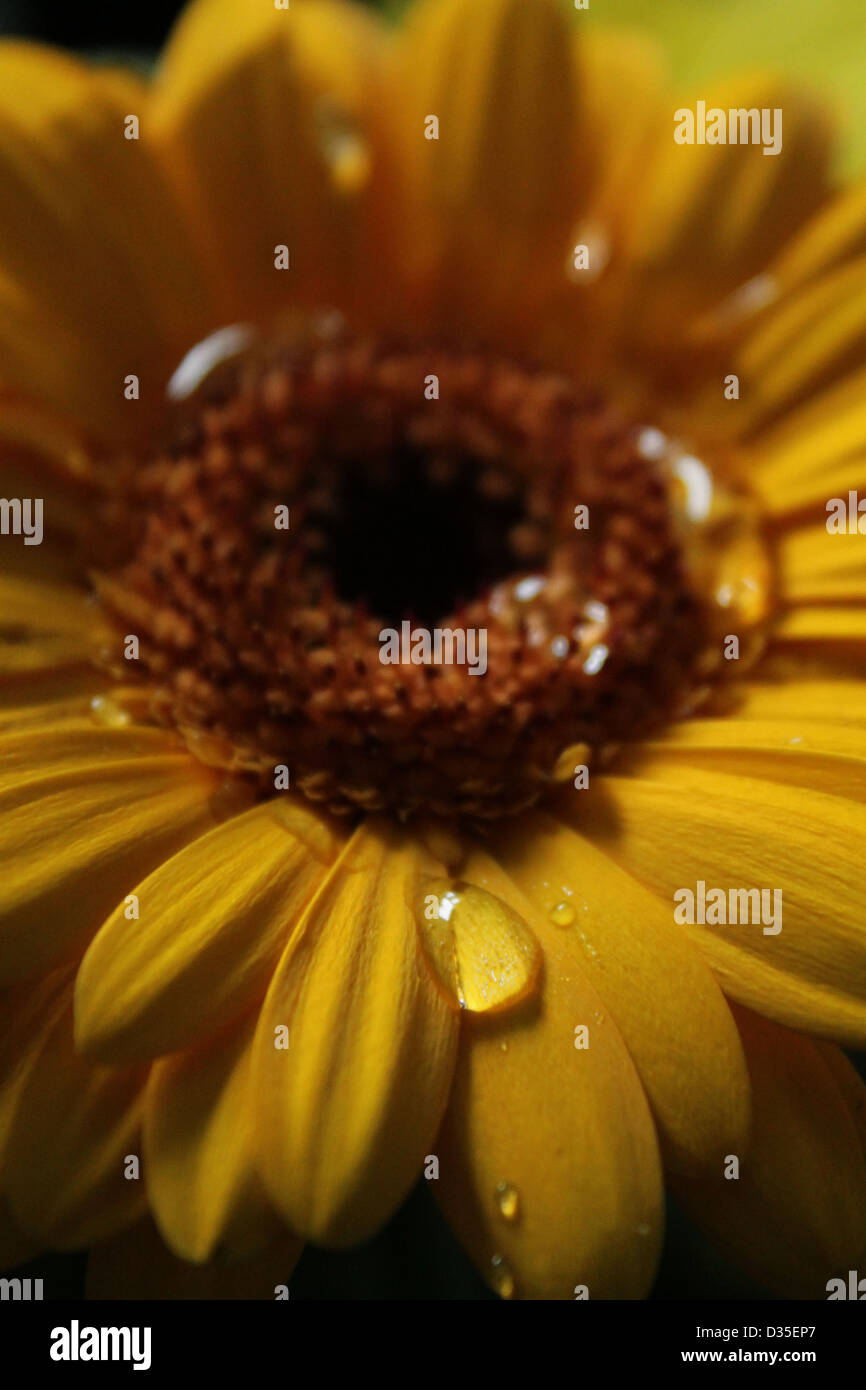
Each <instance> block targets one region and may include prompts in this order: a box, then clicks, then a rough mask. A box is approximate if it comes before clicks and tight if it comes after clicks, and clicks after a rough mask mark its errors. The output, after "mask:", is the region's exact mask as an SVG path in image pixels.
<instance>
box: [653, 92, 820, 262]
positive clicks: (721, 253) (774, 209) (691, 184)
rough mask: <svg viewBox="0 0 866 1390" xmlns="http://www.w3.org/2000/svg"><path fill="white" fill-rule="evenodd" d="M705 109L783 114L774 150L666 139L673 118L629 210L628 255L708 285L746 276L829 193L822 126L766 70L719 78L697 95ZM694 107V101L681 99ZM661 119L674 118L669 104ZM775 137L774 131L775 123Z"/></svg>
mask: <svg viewBox="0 0 866 1390" xmlns="http://www.w3.org/2000/svg"><path fill="white" fill-rule="evenodd" d="M696 95H697V96H698V97H700V98H701V99H702V100H703V101H705V103H706V109H707V111H709V110H710V108H716V107H718V108H721V109H722V110H724V111H725V112H726V113H727V112H728V111H729V110H741V109H745V110H752V109H757V110H759V111H760V110H762V109H769V110H771V111H772V110H774V109H776V108H780V107H781V108H782V109H783V111H784V142H783V145H782V148H781V151H780V152H779V153H777V154H775V155H772V156H769V157H768V156H765V155H764V153H763V151H762V149H761V148H760V147H759V146H751V145H749V146H746V148H742V147H741V146H740V145H739V144H724V145H710V144H699V143H697V142H695V143H694V144H690V145H680V144H677V143H676V142H675V141H674V138H673V134H674V125H673V119H671V120H670V123H669V124H668V125H667V126H666V128H664V129H663V130H661V131H660V132H659V135H658V145H657V151H656V154H655V157H654V159H653V160H652V162H651V163H650V164H649V166H648V169H647V171H646V175H645V177H644V179H643V181H642V184H641V186H640V187H639V188H638V190H637V196H636V198H635V200H634V203H633V207H632V219H633V220H632V228H633V235H632V254H633V256H634V257H635V259H636V260H637V261H639V263H640V264H641V265H642V266H643V267H645V268H648V269H652V270H653V271H654V272H655V273H658V272H659V271H660V270H661V269H662V268H667V269H671V270H675V271H677V272H678V273H679V274H680V275H681V276H684V277H688V278H692V277H697V278H699V279H703V281H704V283H705V284H707V283H709V284H713V283H715V284H716V285H719V284H724V283H727V284H733V283H737V282H739V281H741V280H743V281H745V280H747V279H748V278H749V277H750V276H751V275H754V274H756V273H757V272H758V271H760V270H763V269H764V268H765V266H766V264H767V261H768V260H769V259H770V257H771V256H772V255H773V254H774V253H775V252H776V251H777V250H778V249H779V248H780V247H781V246H782V245H783V244H784V243H785V242H786V241H787V240H788V238H789V237H790V236H791V233H792V231H793V230H794V229H795V228H796V227H798V226H802V225H803V223H804V222H805V221H806V219H807V218H808V217H809V215H810V214H811V213H812V212H814V211H815V209H817V208H818V207H820V206H821V204H822V202H823V201H824V199H825V198H826V196H827V193H828V189H829V153H830V146H831V135H832V130H831V125H830V121H829V119H828V118H827V115H826V112H825V110H824V108H823V107H821V106H820V105H817V104H816V102H815V101H814V100H813V99H812V98H811V97H809V96H808V95H807V94H806V93H804V92H803V91H800V90H792V89H791V88H790V87H787V88H785V87H783V86H780V84H779V82H778V79H777V78H775V77H774V76H769V75H767V74H759V75H756V76H753V77H749V78H742V77H737V78H727V79H725V80H724V81H722V82H717V83H716V84H714V85H711V86H709V87H706V86H705V87H703V88H702V89H701V91H700V92H698V93H697V94H696ZM682 107H683V109H685V108H688V109H690V110H692V111H694V110H695V100H694V99H690V98H689V97H686V98H685V99H683V100H682ZM670 116H671V117H673V102H671V111H670ZM777 134H778V127H777Z"/></svg>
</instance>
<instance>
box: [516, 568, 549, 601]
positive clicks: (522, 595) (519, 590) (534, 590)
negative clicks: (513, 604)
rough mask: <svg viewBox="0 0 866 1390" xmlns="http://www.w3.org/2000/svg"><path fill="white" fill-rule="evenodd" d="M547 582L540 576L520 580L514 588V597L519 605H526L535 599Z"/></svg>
mask: <svg viewBox="0 0 866 1390" xmlns="http://www.w3.org/2000/svg"><path fill="white" fill-rule="evenodd" d="M546 583H547V580H546V579H545V578H544V576H543V575H541V574H531V575H529V576H528V578H526V579H521V580H519V581H518V583H517V584H515V586H514V597H515V598H516V599H517V600H518V601H519V602H520V603H528V602H529V600H530V599H533V598H537V597H538V595H539V594H540V593H541V591H542V589H543V588H544V587H545V585H546Z"/></svg>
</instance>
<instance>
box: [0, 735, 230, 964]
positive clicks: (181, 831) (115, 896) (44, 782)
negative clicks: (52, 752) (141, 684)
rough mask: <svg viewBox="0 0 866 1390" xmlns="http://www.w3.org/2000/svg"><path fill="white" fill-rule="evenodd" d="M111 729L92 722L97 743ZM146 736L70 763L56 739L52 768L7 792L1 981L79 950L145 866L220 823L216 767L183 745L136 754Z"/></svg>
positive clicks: (0, 805) (3, 794)
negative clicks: (121, 753) (125, 753)
mask: <svg viewBox="0 0 866 1390" xmlns="http://www.w3.org/2000/svg"><path fill="white" fill-rule="evenodd" d="M108 732H111V734H112V735H114V734H115V733H117V734H118V735H119V734H120V733H121V731H114V730H112V731H102V732H100V731H99V730H94V747H95V748H97V749H98V747H99V740H100V739H102V738H105V736H106V733H108ZM24 737H26V736H25V735H19V736H18V738H19V739H23V738H24ZM58 737H59V736H58ZM139 737H140V734H130V755H129V757H128V758H116V757H115V758H112V759H110V760H109V759H104V760H101V759H100V758H99V756H98V753H97V754H96V755H95V757H94V759H93V761H92V762H91V763H90V764H89V765H88V764H87V763H86V762H85V761H84V760H82V761H81V762H80V763H76V764H74V765H73V766H72V767H71V768H70V770H68V771H67V770H66V769H65V768H64V766H63V761H62V758H63V753H62V742H58V743H57V761H56V763H55V766H54V768H53V770H49V768H48V767H46V766H43V767H42V769H41V772H40V773H39V774H38V775H37V777H36V778H35V779H30V778H29V777H28V774H27V772H26V770H24V769H22V770H21V772H20V773H19V779H18V781H17V784H16V785H9V786H7V787H6V788H5V789H4V790H2V791H0V857H2V860H3V865H4V870H3V875H2V879H0V978H2V980H3V981H6V982H8V981H12V980H21V979H26V978H27V977H28V976H30V975H34V974H38V973H40V972H41V971H43V970H45V969H47V968H49V967H50V966H51V965H52V964H53V963H54V962H56V961H58V960H61V959H64V958H67V957H68V956H70V955H72V954H74V953H75V951H76V950H77V949H80V948H81V947H82V946H83V944H84V942H85V941H86V940H87V939H88V937H89V936H90V935H91V934H92V933H93V932H95V931H96V929H97V927H98V926H99V924H100V922H101V921H103V920H104V918H105V917H106V916H107V914H108V913H109V912H111V911H112V910H113V909H114V907H115V906H116V904H117V903H118V902H119V901H121V900H122V899H123V898H124V896H125V894H127V893H129V892H130V891H131V890H132V889H133V888H134V886H135V884H136V883H138V882H139V881H140V879H141V878H142V877H143V876H144V875H145V874H147V873H148V872H149V871H150V870H151V869H153V868H154V867H155V865H157V864H159V863H160V862H161V861H162V860H163V859H165V858H166V857H167V856H168V855H170V854H172V853H173V852H174V851H175V850H177V849H178V848H180V846H181V845H183V844H186V843H187V842H188V841H189V840H191V839H193V838H194V837H195V836H196V835H199V834H201V833H202V832H203V831H205V830H208V829H210V828H211V826H212V825H213V819H214V818H213V816H212V814H211V812H210V807H209V796H210V794H211V793H212V792H213V790H214V788H215V786H216V778H215V777H214V775H213V774H212V773H211V772H209V771H208V770H207V769H205V768H203V767H202V766H201V765H200V764H198V763H196V762H195V761H194V760H193V759H192V758H190V757H189V756H187V755H184V754H179V753H174V752H166V753H164V754H163V755H160V756H144V755H140V754H139V755H138V756H136V752H135V746H136V740H137V739H138V738H139ZM42 738H43V743H44V744H45V747H46V748H47V747H48V746H49V742H50V741H49V740H48V739H47V738H46V736H44V735H43V736H42ZM168 742H169V744H170V746H173V744H172V743H171V741H168ZM114 746H115V748H116V747H117V741H114ZM34 756H35V754H34Z"/></svg>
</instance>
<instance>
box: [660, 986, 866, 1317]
mask: <svg viewBox="0 0 866 1390" xmlns="http://www.w3.org/2000/svg"><path fill="white" fill-rule="evenodd" d="M738 1019H739V1022H740V1028H741V1031H742V1035H743V1043H744V1046H745V1048H746V1056H747V1059H748V1063H749V1072H750V1075H751V1078H752V1089H753V1094H754V1099H755V1105H754V1121H753V1128H752V1138H751V1145H750V1148H749V1152H748V1154H747V1155H745V1157H743V1158H742V1162H741V1164H740V1176H739V1178H738V1179H732V1178H726V1177H725V1176H724V1170H723V1169H722V1167H721V1166H720V1168H719V1171H718V1173H717V1174H716V1175H715V1176H714V1177H713V1178H704V1179H701V1180H699V1181H695V1182H693V1183H679V1182H675V1183H674V1191H675V1193H676V1195H677V1197H678V1198H679V1199H680V1200H681V1201H682V1202H683V1204H684V1205H685V1207H686V1209H687V1210H688V1212H689V1214H690V1215H691V1217H692V1218H693V1220H694V1221H695V1222H696V1223H697V1224H698V1225H699V1226H700V1227H701V1228H702V1229H703V1230H704V1231H705V1232H706V1233H707V1234H708V1235H709V1236H710V1237H711V1239H712V1240H714V1241H715V1242H716V1244H718V1245H719V1247H720V1248H721V1249H722V1250H723V1251H724V1252H725V1253H726V1254H728V1255H730V1256H731V1257H733V1259H734V1260H735V1261H736V1262H737V1264H739V1265H740V1266H742V1267H743V1268H744V1269H745V1270H746V1271H747V1272H748V1273H749V1274H750V1275H751V1276H752V1277H753V1278H755V1279H757V1280H758V1281H759V1282H760V1283H762V1284H764V1285H765V1286H766V1287H767V1288H768V1289H771V1290H773V1291H774V1292H776V1293H779V1294H781V1295H783V1296H784V1297H786V1298H815V1299H826V1297H827V1281H828V1280H829V1279H831V1278H834V1277H840V1276H841V1277H843V1278H844V1279H845V1280H846V1283H847V1275H848V1270H849V1269H857V1268H858V1267H859V1268H861V1269H862V1265H863V1257H864V1255H866V1163H864V1150H863V1145H862V1143H861V1141H860V1138H859V1135H858V1127H857V1123H856V1120H855V1115H854V1112H853V1110H852V1092H855V1094H856V1103H857V1104H859V1105H860V1106H862V1104H863V1098H864V1096H866V1091H864V1088H863V1083H862V1082H858V1083H857V1085H856V1091H855V1087H854V1085H853V1082H852V1081H851V1080H850V1079H849V1082H848V1085H847V1086H846V1088H845V1089H843V1087H842V1086H840V1084H839V1082H838V1081H837V1080H836V1077H835V1076H834V1071H833V1069H832V1068H831V1067H830V1066H828V1064H827V1061H826V1059H825V1056H824V1054H823V1052H822V1049H821V1048H820V1047H819V1046H818V1045H816V1044H815V1043H814V1042H812V1041H811V1040H810V1039H809V1038H804V1037H799V1036H797V1034H795V1033H789V1032H788V1031H787V1030H786V1029H783V1028H779V1027H777V1026H776V1025H774V1024H772V1023H769V1022H767V1021H766V1020H765V1019H760V1018H757V1017H756V1016H755V1015H752V1014H748V1013H747V1012H746V1011H745V1010H739V1011H738Z"/></svg>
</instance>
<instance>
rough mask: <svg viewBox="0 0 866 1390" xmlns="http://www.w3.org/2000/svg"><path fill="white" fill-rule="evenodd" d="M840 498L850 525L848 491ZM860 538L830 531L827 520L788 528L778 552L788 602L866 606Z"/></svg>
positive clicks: (865, 559) (865, 569)
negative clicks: (853, 603)
mask: <svg viewBox="0 0 866 1390" xmlns="http://www.w3.org/2000/svg"><path fill="white" fill-rule="evenodd" d="M864 473H866V470H864ZM839 500H840V501H843V502H844V504H845V514H846V521H845V523H844V524H845V525H846V526H847V524H848V520H847V511H848V494H847V492H846V493H845V494H844V496H843V497H842V498H840V499H839ZM855 505H856V504H855ZM855 526H856V519H855ZM864 527H866V521H864ZM860 541H861V537H860V536H859V535H858V534H848V533H843V534H839V535H836V534H832V533H830V532H828V530H827V527H826V524H825V520H821V521H820V522H818V524H817V525H810V526H799V527H797V528H796V529H792V530H789V531H786V532H785V533H784V534H783V535H782V536H781V537H780V538H779V543H778V547H777V551H776V555H777V562H778V569H779V587H780V590H781V593H782V595H783V597H784V601H785V603H787V604H790V605H794V604H800V603H852V602H856V603H860V604H862V605H864V606H866V554H864V549H866V547H864V546H863V545H862V544H858V542H860Z"/></svg>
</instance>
